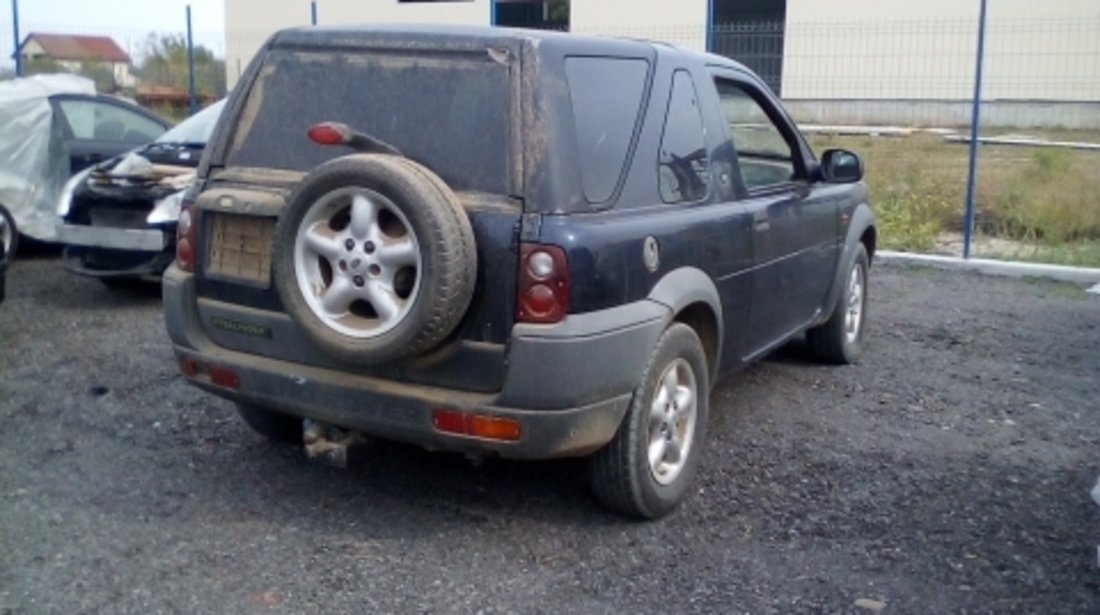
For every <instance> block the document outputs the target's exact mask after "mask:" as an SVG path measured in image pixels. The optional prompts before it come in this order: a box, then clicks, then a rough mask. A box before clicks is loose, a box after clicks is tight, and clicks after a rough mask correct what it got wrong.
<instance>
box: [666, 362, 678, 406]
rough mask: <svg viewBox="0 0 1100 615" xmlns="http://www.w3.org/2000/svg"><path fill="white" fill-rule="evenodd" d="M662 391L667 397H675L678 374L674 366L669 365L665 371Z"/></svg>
mask: <svg viewBox="0 0 1100 615" xmlns="http://www.w3.org/2000/svg"><path fill="white" fill-rule="evenodd" d="M663 384H664V393H665V395H666V396H667V398H668V399H676V391H677V389H679V388H680V374H679V373H677V370H676V367H675V366H673V367H671V368H670V369H669V370H668V371H666V372H665V379H664V383H663Z"/></svg>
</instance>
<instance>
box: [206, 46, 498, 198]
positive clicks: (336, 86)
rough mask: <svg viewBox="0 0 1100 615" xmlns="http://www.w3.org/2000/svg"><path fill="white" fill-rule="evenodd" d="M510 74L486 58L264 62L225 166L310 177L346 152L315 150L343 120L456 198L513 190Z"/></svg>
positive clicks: (318, 56)
mask: <svg viewBox="0 0 1100 615" xmlns="http://www.w3.org/2000/svg"><path fill="white" fill-rule="evenodd" d="M509 71H510V66H509V65H507V64H501V63H499V62H496V61H494V60H493V59H492V58H490V56H489V54H487V53H485V54H477V53H468V54H460V53H453V54H440V53H432V54H427V53H426V54H424V55H415V54H407V55H406V54H397V53H384V52H367V53H358V54H352V53H346V52H341V53H323V52H299V51H280V50H276V51H273V52H271V53H270V54H268V56H267V57H266V58H265V60H264V65H263V68H262V69H261V71H260V76H259V78H258V79H257V81H256V83H255V85H253V86H252V89H251V90H250V91H249V93H248V101H247V103H246V104H245V108H244V112H243V114H242V116H241V117H240V119H239V120H238V122H237V127H236V131H237V132H236V134H234V135H233V142H232V144H231V146H230V150H229V154H228V156H227V158H226V161H225V164H226V165H227V166H246V167H269V168H276V169H287V170H292V171H309V170H310V169H312V168H314V167H316V166H317V165H319V164H321V163H323V162H325V161H327V160H330V159H332V158H336V157H338V156H343V155H346V154H348V153H350V151H349V150H348V149H346V148H342V147H325V146H321V145H316V144H314V143H312V142H311V141H310V140H309V139H308V138H307V137H306V132H307V131H308V130H309V127H310V126H312V125H313V124H315V123H318V122H326V121H334V122H343V123H345V124H347V125H349V126H351V127H352V128H355V129H357V130H360V131H363V132H365V133H367V134H369V135H371V136H373V137H375V138H378V139H381V140H383V141H385V142H387V143H390V144H391V145H393V146H395V147H397V149H399V150H401V152H402V153H403V154H405V155H406V156H408V157H409V158H411V159H412V160H416V161H417V162H420V163H422V164H424V165H426V166H428V167H429V168H431V169H432V170H433V171H435V172H436V173H437V174H438V175H439V176H440V177H442V178H443V180H444V181H446V182H447V183H448V184H449V185H450V186H451V188H453V189H455V190H476V191H480V192H489V193H494V194H508V193H509V192H510V187H511V184H510V177H511V175H510V172H509V169H510V165H509V157H510V151H511V148H510V131H509V125H510V120H509V118H510V117H511V109H512V100H511V77H510V72H509Z"/></svg>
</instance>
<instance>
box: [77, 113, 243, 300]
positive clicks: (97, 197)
mask: <svg viewBox="0 0 1100 615" xmlns="http://www.w3.org/2000/svg"><path fill="white" fill-rule="evenodd" d="M223 106H224V101H220V102H217V103H215V104H213V105H211V106H210V107H208V108H206V109H205V110H203V111H201V112H199V113H198V114H196V115H194V116H193V117H191V118H190V119H188V120H186V121H184V122H183V123H181V124H180V125H179V126H176V127H175V128H173V129H172V130H169V131H168V132H166V133H164V135H162V136H161V137H160V138H158V139H157V140H156V141H154V142H152V143H150V144H148V145H146V146H144V147H142V148H140V149H137V150H134V151H132V152H130V153H128V154H125V155H123V156H119V157H116V158H112V159H110V160H107V161H105V162H102V163H100V164H97V165H95V166H92V167H89V168H88V169H86V170H84V171H83V172H81V173H79V174H77V175H76V176H74V177H73V178H72V179H71V180H69V182H68V184H67V185H66V186H65V189H64V191H63V192H62V194H61V197H60V202H59V204H58V212H57V213H58V215H59V216H60V218H61V221H60V223H59V224H58V226H57V235H58V237H59V238H60V240H61V241H62V242H63V243H64V244H65V251H64V261H65V267H66V268H67V269H69V270H70V271H72V272H74V273H77V274H81V275H87V276H92V277H96V278H99V279H100V280H101V281H102V282H103V283H104V284H106V285H107V286H112V287H114V286H121V285H125V284H128V283H130V282H133V281H135V280H140V279H146V278H153V277H157V276H159V275H160V274H161V273H162V272H163V271H164V269H165V268H167V267H168V265H169V264H170V263H171V262H172V259H173V258H174V256H175V237H176V223H177V222H178V220H179V214H180V203H181V201H182V199H183V194H184V192H185V191H186V190H187V189H188V188H189V187H191V184H192V183H193V182H194V181H195V170H196V168H197V167H198V165H199V160H200V159H201V158H202V153H203V150H204V149H205V147H206V143H207V141H208V140H209V139H210V134H211V133H212V132H213V130H214V127H215V125H216V124H217V122H218V119H219V117H220V116H221V112H222V107H223Z"/></svg>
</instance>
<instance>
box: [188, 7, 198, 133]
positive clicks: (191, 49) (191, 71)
mask: <svg viewBox="0 0 1100 615" xmlns="http://www.w3.org/2000/svg"><path fill="white" fill-rule="evenodd" d="M187 72H188V79H189V88H190V95H191V114H192V115H194V114H195V113H198V111H199V96H198V92H197V91H196V88H195V36H194V32H193V31H192V29H191V5H190V4H188V5H187Z"/></svg>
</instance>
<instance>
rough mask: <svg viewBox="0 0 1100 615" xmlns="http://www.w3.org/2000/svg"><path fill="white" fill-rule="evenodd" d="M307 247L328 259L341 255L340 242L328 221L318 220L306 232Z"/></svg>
mask: <svg viewBox="0 0 1100 615" xmlns="http://www.w3.org/2000/svg"><path fill="white" fill-rule="evenodd" d="M305 241H306V247H307V248H309V249H310V250H312V251H313V252H315V253H316V254H318V255H320V256H323V257H325V258H326V259H328V260H330V261H331V260H335V259H337V258H339V257H340V243H339V241H338V240H337V239H336V235H335V233H334V232H333V231H332V230H331V229H330V228H329V227H328V223H325V222H318V223H316V224H314V225H313V226H311V227H310V228H309V230H307V231H306V232H305Z"/></svg>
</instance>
